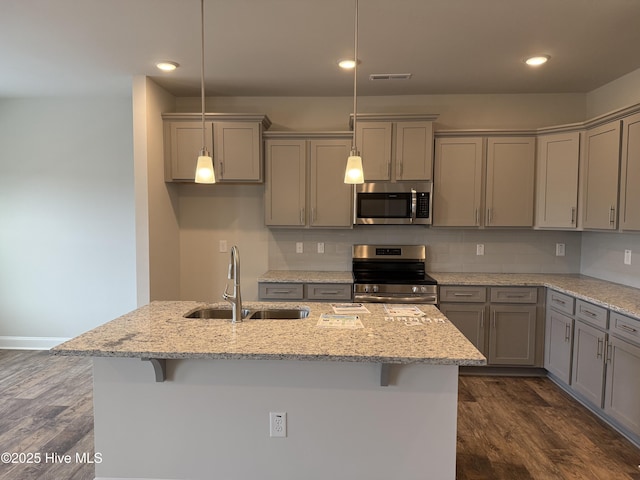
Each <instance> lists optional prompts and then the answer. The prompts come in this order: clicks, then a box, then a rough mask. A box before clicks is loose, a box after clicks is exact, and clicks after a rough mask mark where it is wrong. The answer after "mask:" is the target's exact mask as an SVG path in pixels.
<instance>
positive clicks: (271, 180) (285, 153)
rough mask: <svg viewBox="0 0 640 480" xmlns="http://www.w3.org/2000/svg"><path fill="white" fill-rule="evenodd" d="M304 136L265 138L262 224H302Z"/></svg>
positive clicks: (304, 196) (303, 209)
mask: <svg viewBox="0 0 640 480" xmlns="http://www.w3.org/2000/svg"><path fill="white" fill-rule="evenodd" d="M306 143H307V142H306V141H304V140H267V141H266V142H265V150H266V155H265V157H266V158H265V177H266V178H265V180H266V187H265V224H266V225H273V226H304V225H305V223H306V220H305V219H306V212H305V206H306V204H305V201H306V200H305V199H306V195H307V193H306V192H307V191H306V185H307V182H306V178H307V171H306V168H307V145H306Z"/></svg>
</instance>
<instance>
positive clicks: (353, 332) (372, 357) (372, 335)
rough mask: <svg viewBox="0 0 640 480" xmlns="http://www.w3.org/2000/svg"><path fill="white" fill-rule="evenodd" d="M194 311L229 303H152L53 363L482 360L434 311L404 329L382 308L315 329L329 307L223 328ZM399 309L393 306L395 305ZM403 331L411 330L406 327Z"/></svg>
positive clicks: (62, 351)
mask: <svg viewBox="0 0 640 480" xmlns="http://www.w3.org/2000/svg"><path fill="white" fill-rule="evenodd" d="M200 306H213V307H223V308H225V307H228V306H229V304H228V303H218V304H205V303H198V302H186V301H184V302H183V301H175V302H152V303H150V304H149V305H146V306H144V307H141V308H139V309H137V310H134V311H133V312H131V313H128V314H126V315H124V316H122V317H119V318H117V319H115V320H112V321H110V322H108V323H106V324H104V325H102V326H99V327H97V328H95V329H93V330H91V331H89V332H87V333H84V334H82V335H80V336H78V337H76V338H73V339H71V340H69V341H67V342H65V343H63V344H61V345H58V346H57V347H54V348H53V349H52V350H51V353H52V354H54V355H75V356H90V357H132V358H160V359H180V358H207V359H254V360H275V359H283V360H322V361H348V362H371V363H392V364H408V363H421V364H432V365H485V364H486V359H485V357H484V356H483V355H482V354H481V353H480V352H479V351H478V350H477V349H476V348H475V347H474V346H473V345H472V344H471V342H469V341H468V340H467V339H466V338H465V337H464V336H463V335H462V334H461V333H460V332H459V331H458V329H457V328H455V327H454V326H453V324H452V323H451V322H449V320H447V319H446V317H445V316H444V315H443V314H442V313H441V312H440V311H439V310H438V309H437V308H435V307H434V306H431V305H420V306H419V308H420V309H421V310H422V311H423V312H424V313H425V316H424V317H422V318H421V319H420V320H418V321H413V322H405V321H404V320H402V319H400V318H399V317H396V319H395V320H394V321H391V320H389V319H385V311H384V309H383V305H381V304H366V307H367V309H369V311H370V313H360V314H359V316H360V318H361V320H362V324H363V325H364V328H360V329H337V328H321V327H318V326H316V324H317V322H318V319H319V317H320V315H321V314H322V313H333V309H332V308H331V304H329V303H313V302H308V303H307V302H305V303H284V302H283V303H280V302H278V303H274V302H247V303H245V304H244V305H243V307H245V308H249V309H263V308H273V307H276V308H292V307H299V306H306V307H308V308H309V309H310V314H309V317H308V318H305V319H300V320H245V321H243V322H241V323H236V324H233V323H231V322H230V321H229V320H204V319H189V318H184V315H185V314H186V313H187V312H189V311H190V310H192V309H194V308H196V307H200ZM393 306H394V307H397V306H398V305H393ZM407 323H414V324H412V325H408V324H407Z"/></svg>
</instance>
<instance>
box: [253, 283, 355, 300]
mask: <svg viewBox="0 0 640 480" xmlns="http://www.w3.org/2000/svg"><path fill="white" fill-rule="evenodd" d="M352 291H353V285H352V284H350V283H279V282H273V283H272V282H260V283H258V295H259V297H260V300H310V301H314V302H321V301H326V302H329V301H340V302H344V301H351V297H352Z"/></svg>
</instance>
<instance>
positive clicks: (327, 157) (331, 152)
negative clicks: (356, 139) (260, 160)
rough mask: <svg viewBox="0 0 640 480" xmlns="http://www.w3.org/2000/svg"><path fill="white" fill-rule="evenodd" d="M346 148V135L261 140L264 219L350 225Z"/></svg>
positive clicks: (277, 223) (270, 222)
mask: <svg viewBox="0 0 640 480" xmlns="http://www.w3.org/2000/svg"><path fill="white" fill-rule="evenodd" d="M350 148H351V141H350V140H347V139H314V140H306V139H300V138H293V139H287V138H282V139H280V138H278V139H269V140H267V141H265V150H266V160H265V172H266V173H265V177H266V178H265V180H266V188H265V224H266V225H269V226H274V227H311V228H316V227H317V228H336V227H342V228H350V227H352V226H353V217H352V215H353V186H352V185H347V184H345V183H344V168H345V165H346V161H347V157H348V156H349V150H350Z"/></svg>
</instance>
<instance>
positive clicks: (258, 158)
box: [213, 122, 262, 182]
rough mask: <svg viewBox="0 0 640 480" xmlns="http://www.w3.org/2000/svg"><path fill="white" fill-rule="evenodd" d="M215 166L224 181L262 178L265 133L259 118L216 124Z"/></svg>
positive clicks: (214, 129)
mask: <svg viewBox="0 0 640 480" xmlns="http://www.w3.org/2000/svg"><path fill="white" fill-rule="evenodd" d="M213 134H214V142H213V146H214V156H213V161H214V162H215V170H216V173H217V174H218V178H217V180H218V181H220V182H262V135H261V126H260V123H258V122H251V123H249V122H215V123H214V124H213Z"/></svg>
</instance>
